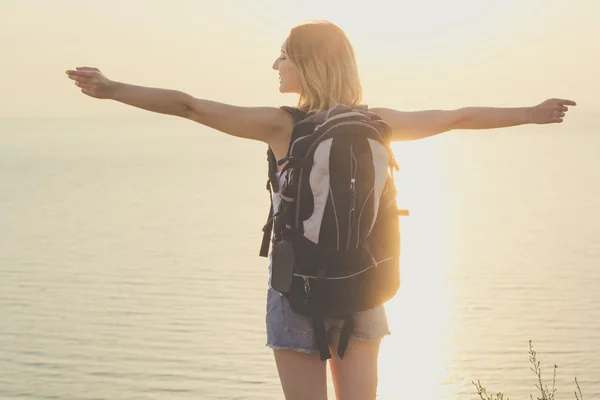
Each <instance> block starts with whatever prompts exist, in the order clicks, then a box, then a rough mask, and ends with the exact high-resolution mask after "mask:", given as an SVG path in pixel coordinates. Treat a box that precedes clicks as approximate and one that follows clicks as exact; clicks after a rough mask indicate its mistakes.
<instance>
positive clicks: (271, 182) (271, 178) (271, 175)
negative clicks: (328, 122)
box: [259, 106, 307, 257]
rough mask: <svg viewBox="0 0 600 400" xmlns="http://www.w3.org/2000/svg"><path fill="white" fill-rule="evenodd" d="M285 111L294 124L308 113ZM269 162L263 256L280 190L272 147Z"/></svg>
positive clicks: (283, 108)
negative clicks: (268, 203)
mask: <svg viewBox="0 0 600 400" xmlns="http://www.w3.org/2000/svg"><path fill="white" fill-rule="evenodd" d="M280 108H281V109H282V110H283V111H286V112H288V113H290V114H291V115H292V118H294V125H296V124H297V123H299V122H300V121H302V120H304V119H305V118H306V117H307V114H306V113H305V112H304V111H302V110H300V109H298V108H295V107H289V106H282V107H280ZM267 163H268V168H269V169H268V179H267V190H268V191H269V199H270V200H271V208H270V209H269V216H268V217H267V222H266V224H265V225H264V226H263V229H262V230H263V240H262V244H261V246H260V252H259V255H260V256H261V257H267V256H268V255H269V242H270V240H271V233H272V231H273V223H272V222H273V191H275V192H277V191H279V180H278V179H277V158H276V157H275V153H273V150H271V147H269V148H268V149H267Z"/></svg>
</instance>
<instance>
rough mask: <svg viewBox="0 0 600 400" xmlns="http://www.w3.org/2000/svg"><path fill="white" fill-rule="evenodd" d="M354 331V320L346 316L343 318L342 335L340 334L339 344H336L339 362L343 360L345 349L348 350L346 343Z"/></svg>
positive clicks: (350, 316)
mask: <svg viewBox="0 0 600 400" xmlns="http://www.w3.org/2000/svg"><path fill="white" fill-rule="evenodd" d="M353 331H354V318H353V317H352V315H347V316H345V317H344V327H343V328H342V333H341V334H340V343H339V344H338V350H337V353H338V356H340V360H341V359H343V358H344V354H345V353H346V349H347V348H348V343H349V342H350V336H351V335H352V332H353Z"/></svg>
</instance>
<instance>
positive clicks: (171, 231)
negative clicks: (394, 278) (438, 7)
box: [0, 117, 600, 400]
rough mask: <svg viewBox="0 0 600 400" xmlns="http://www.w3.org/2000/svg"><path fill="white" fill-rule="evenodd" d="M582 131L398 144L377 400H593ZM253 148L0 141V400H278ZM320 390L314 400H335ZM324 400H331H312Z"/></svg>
mask: <svg viewBox="0 0 600 400" xmlns="http://www.w3.org/2000/svg"><path fill="white" fill-rule="evenodd" d="M599 133H600V129H595V130H594V129H591V128H589V127H587V128H585V129H584V128H577V125H576V124H571V125H570V124H569V123H568V121H567V122H566V123H565V124H563V125H559V126H548V127H519V128H513V129H509V130H497V131H487V132H454V133H450V134H445V135H441V136H438V137H436V138H431V139H426V140H422V141H418V142H412V143H404V144H395V145H394V146H395V151H396V154H397V157H398V160H399V163H400V166H401V168H402V169H401V172H400V173H398V174H397V176H396V181H397V183H398V186H399V190H400V192H399V204H400V205H401V207H403V208H407V209H409V210H410V212H411V216H409V217H404V218H403V219H402V227H401V234H402V246H403V247H402V248H403V253H402V267H401V269H402V288H401V291H400V293H399V294H398V295H397V296H396V298H394V299H393V300H392V301H390V302H389V303H388V304H387V306H386V307H387V310H388V316H389V321H390V327H391V330H392V332H393V333H392V336H390V337H387V338H386V339H384V342H383V344H382V349H381V355H380V384H379V393H380V398H381V399H411V400H434V399H436V400H437V399H452V400H454V399H476V398H478V396H477V393H476V390H475V387H474V386H473V384H472V383H471V381H473V380H480V381H481V383H482V384H483V385H484V386H485V387H486V388H487V389H488V391H489V392H490V393H495V392H498V391H501V392H505V393H506V394H507V395H509V396H510V398H515V399H518V398H529V394H530V393H532V394H534V398H535V396H536V389H535V386H534V385H535V383H536V379H537V378H536V377H535V375H534V374H533V373H532V372H531V371H530V370H529V367H530V364H529V354H528V351H529V340H532V341H533V345H534V347H535V350H536V351H537V352H538V358H539V360H540V361H541V366H542V374H543V376H542V377H543V379H544V380H545V384H548V385H549V386H551V378H552V368H553V365H554V364H558V366H559V367H558V371H557V378H556V381H557V384H556V386H557V389H558V392H557V399H574V398H575V396H574V394H573V391H574V390H575V383H574V378H575V377H577V379H578V381H579V383H580V385H581V388H582V391H583V394H584V396H585V398H586V399H594V398H597V397H599V396H600V289H599V288H600V135H599ZM265 163H266V156H265V146H264V145H262V144H260V143H254V142H251V141H246V140H240V139H236V138H231V137H228V136H226V135H223V134H220V133H218V132H216V131H212V130H209V129H206V128H203V127H201V126H199V125H195V124H193V123H191V122H187V121H179V120H176V119H172V118H169V117H157V118H147V119H65V120H59V119H56V120H42V119H39V120H4V121H1V122H0V398H1V399H28V400H33V399H40V400H41V399H61V400H63V399H64V400H66V399H73V400H75V399H77V400H91V399H261V400H269V399H281V398H283V395H282V393H281V390H280V387H279V380H278V377H277V372H276V368H275V365H274V362H273V359H272V354H271V353H270V351H269V349H268V348H266V347H265V345H264V343H265V332H264V330H265V327H264V315H265V296H266V286H267V278H268V277H267V263H266V260H265V259H261V258H259V257H258V249H259V245H260V239H261V230H260V228H261V227H262V224H263V223H264V220H265V218H266V213H267V211H268V204H269V202H268V194H267V191H266V190H265V189H264V183H265V173H266V165H265ZM332 393H333V392H332ZM331 398H333V396H332V397H331Z"/></svg>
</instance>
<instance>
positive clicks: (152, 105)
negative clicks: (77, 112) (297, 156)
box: [67, 67, 293, 144]
mask: <svg viewBox="0 0 600 400" xmlns="http://www.w3.org/2000/svg"><path fill="white" fill-rule="evenodd" d="M67 75H68V77H69V78H70V79H72V80H74V81H75V85H77V86H78V87H80V88H81V91H82V92H83V93H84V94H86V95H88V96H90V97H94V98H98V99H111V100H116V101H119V102H121V103H124V104H128V105H131V106H134V107H138V108H142V109H144V110H148V111H152V112H156V113H161V114H169V115H174V116H178V117H183V118H188V119H191V120H193V121H196V122H198V123H200V124H203V125H206V126H208V127H211V128H214V129H216V130H218V131H221V132H224V133H227V134H229V135H233V136H237V137H242V138H246V139H254V140H259V141H263V142H266V143H269V144H271V143H272V141H273V138H274V137H277V135H279V134H281V133H282V132H287V131H290V132H291V127H292V126H293V121H292V119H291V116H290V115H289V113H287V112H285V111H283V110H281V109H279V108H277V107H240V106H234V105H229V104H224V103H218V102H215V101H210V100H204V99H197V98H194V97H192V96H191V95H189V94H187V93H184V92H181V91H178V90H169V89H158V88H150V87H143V86H135V85H130V84H126V83H121V82H115V81H111V80H110V79H108V78H106V76H104V75H103V74H102V73H101V72H100V71H99V70H98V69H97V68H89V67H83V68H77V69H75V70H69V71H67Z"/></svg>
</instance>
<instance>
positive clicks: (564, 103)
mask: <svg viewBox="0 0 600 400" xmlns="http://www.w3.org/2000/svg"><path fill="white" fill-rule="evenodd" d="M556 101H557V102H558V104H560V105H561V106H576V105H577V103H575V102H574V101H573V100H567V99H556Z"/></svg>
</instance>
